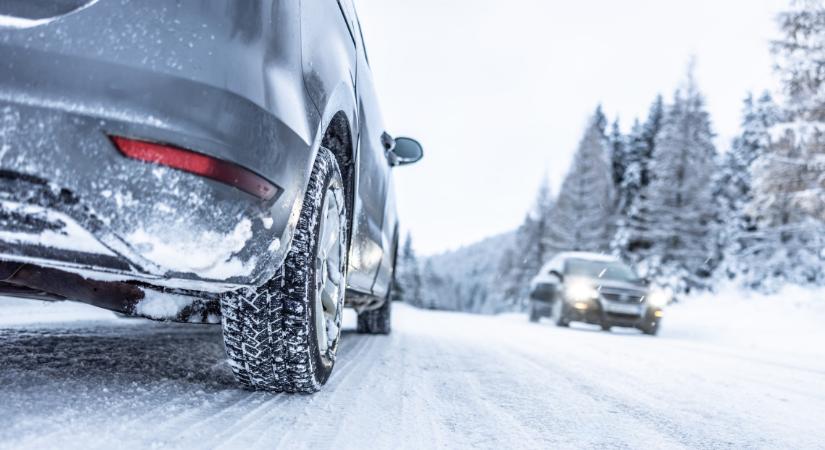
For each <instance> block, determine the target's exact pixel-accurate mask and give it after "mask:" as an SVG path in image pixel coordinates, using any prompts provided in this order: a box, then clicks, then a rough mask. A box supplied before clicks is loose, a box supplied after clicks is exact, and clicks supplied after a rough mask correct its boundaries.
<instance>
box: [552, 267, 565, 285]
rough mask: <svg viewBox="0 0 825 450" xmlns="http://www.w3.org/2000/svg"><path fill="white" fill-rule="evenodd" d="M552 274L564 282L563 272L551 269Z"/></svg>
mask: <svg viewBox="0 0 825 450" xmlns="http://www.w3.org/2000/svg"><path fill="white" fill-rule="evenodd" d="M550 275H553V276H554V277H556V278H558V279H559V282H560V283H561V282H564V275H562V274H561V272H559V271H558V270H551V271H550Z"/></svg>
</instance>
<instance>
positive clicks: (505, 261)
mask: <svg viewBox="0 0 825 450" xmlns="http://www.w3.org/2000/svg"><path fill="white" fill-rule="evenodd" d="M553 207H554V200H553V195H552V191H551V190H550V183H549V181H548V180H547V178H546V177H545V178H544V180H543V181H542V184H541V187H540V188H539V191H538V194H537V195H536V200H535V202H534V204H533V208H532V209H531V211H530V212H529V213H528V214H527V216H526V217H525V219H524V222H523V223H522V224H521V226H520V227H519V228H518V230H517V231H516V238H515V243H514V246H513V248H512V249H508V250H507V251H505V253H504V255H503V256H502V260H501V263H500V269H499V273H500V274H501V276H500V277H499V280H500V283H501V285H502V286H503V289H502V296H503V303H504V304H506V305H509V306H511V307H514V308H515V309H519V310H521V309H524V308H525V307H526V306H527V296H528V290H529V286H530V280H531V279H532V278H533V277H534V276H536V274H537V273H538V271H539V269H541V266H542V265H543V264H544V262H545V261H546V260H547V259H548V258H549V256H550V254H549V252H550V250H549V242H548V239H549V233H550V224H549V221H550V217H551V214H552V211H553Z"/></svg>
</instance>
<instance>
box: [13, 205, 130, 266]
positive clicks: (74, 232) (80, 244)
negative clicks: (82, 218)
mask: <svg viewBox="0 0 825 450" xmlns="http://www.w3.org/2000/svg"><path fill="white" fill-rule="evenodd" d="M0 213H2V215H3V217H4V219H3V225H4V227H3V228H0V241H2V242H7V243H10V244H23V245H38V246H42V247H49V248H56V249H61V250H70V251H76V252H84V253H94V254H100V255H108V256H114V255H115V254H114V253H112V251H111V250H110V249H108V248H107V247H106V246H104V245H103V244H101V243H100V241H98V240H97V238H95V237H94V236H93V235H92V234H91V233H89V232H88V231H86V229H84V228H83V227H81V226H80V225H78V224H77V222H75V221H74V219H72V218H71V217H69V216H67V215H66V214H63V213H60V212H57V211H53V210H50V209H48V208H43V207H41V206H37V205H31V204H25V203H20V202H14V201H9V200H0ZM6 217H11V218H12V219H6ZM16 217H28V218H29V220H39V221H42V222H43V223H46V224H50V225H53V226H54V229H49V228H46V229H44V230H41V231H39V232H37V233H27V232H25V231H17V230H14V227H9V228H11V230H8V229H6V226H7V224H6V223H5V221H9V222H12V220H14V219H15V218H16Z"/></svg>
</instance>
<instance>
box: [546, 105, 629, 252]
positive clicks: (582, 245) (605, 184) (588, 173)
mask: <svg viewBox="0 0 825 450" xmlns="http://www.w3.org/2000/svg"><path fill="white" fill-rule="evenodd" d="M604 123H605V121H604V115H603V114H602V112H601V108H599V109H597V110H596V113H595V114H594V116H593V118H592V119H591V120H590V122H589V124H588V126H587V128H586V130H585V133H584V136H583V138H582V140H581V142H580V144H579V148H578V151H577V152H576V155H575V156H574V157H573V164H572V166H571V167H570V170H569V171H568V173H567V176H566V177H565V179H564V182H563V183H562V187H561V191H560V192H559V196H558V198H557V199H556V205H555V208H554V209H553V214H552V215H551V221H550V229H549V236H548V244H549V245H550V249H551V251H552V252H560V251H567V250H586V251H597V252H607V251H608V250H609V247H610V245H609V243H610V239H611V237H612V235H613V233H614V231H615V228H614V226H613V225H614V219H615V215H614V214H615V211H616V190H615V187H614V185H613V174H612V172H613V171H612V165H611V163H610V160H609V151H608V148H607V138H606V137H605V135H604V126H603V124H604Z"/></svg>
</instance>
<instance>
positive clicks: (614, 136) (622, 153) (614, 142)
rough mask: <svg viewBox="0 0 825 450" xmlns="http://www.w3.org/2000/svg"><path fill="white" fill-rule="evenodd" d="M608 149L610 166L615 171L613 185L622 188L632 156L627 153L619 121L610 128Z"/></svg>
mask: <svg viewBox="0 0 825 450" xmlns="http://www.w3.org/2000/svg"><path fill="white" fill-rule="evenodd" d="M608 148H609V149H610V164H611V166H612V169H613V184H614V185H616V186H617V187H620V186H621V185H622V180H623V179H624V177H625V172H626V171H627V170H628V166H629V164H630V161H629V160H628V159H629V157H630V155H629V153H628V151H627V149H628V148H627V141H626V139H625V136H624V135H623V134H622V130H621V126H619V119H616V120H614V121H613V125H611V127H610V136H609V137H608ZM620 197H621V196H620Z"/></svg>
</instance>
